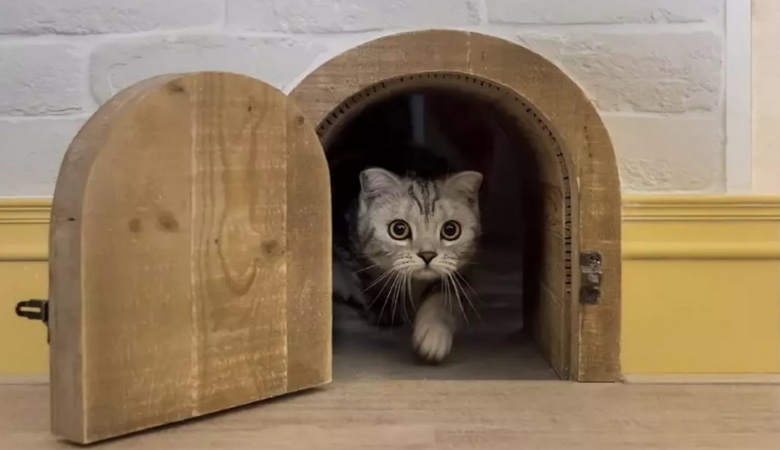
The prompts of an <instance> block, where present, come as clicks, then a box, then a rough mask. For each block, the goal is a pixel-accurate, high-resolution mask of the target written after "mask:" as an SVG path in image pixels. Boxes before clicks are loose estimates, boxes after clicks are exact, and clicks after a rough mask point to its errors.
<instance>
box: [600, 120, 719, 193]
mask: <svg viewBox="0 0 780 450" xmlns="http://www.w3.org/2000/svg"><path fill="white" fill-rule="evenodd" d="M603 118H604V123H605V124H606V126H607V130H608V131H609V134H610V137H611V138H612V143H613V144H614V146H615V153H616V154H617V157H618V166H619V169H620V178H621V184H622V189H623V191H624V192H669V191H696V192H721V191H722V190H723V189H724V185H725V173H724V158H725V139H724V136H723V124H722V121H721V120H720V119H719V118H718V117H714V116H712V117H696V118H692V117H678V116H668V117H664V116H656V117H648V116H631V115H619V114H605V115H604V116H603Z"/></svg>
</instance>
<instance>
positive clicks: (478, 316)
mask: <svg viewBox="0 0 780 450" xmlns="http://www.w3.org/2000/svg"><path fill="white" fill-rule="evenodd" d="M453 281H455V282H457V286H458V287H459V288H460V289H461V291H462V292H463V296H464V297H466V301H467V302H468V303H469V306H471V309H472V311H474V314H475V315H476V316H477V320H479V321H480V322H482V316H481V315H480V314H479V311H478V310H477V308H476V307H475V306H474V303H472V302H471V298H470V297H469V295H468V293H467V292H466V291H465V289H464V288H463V285H462V284H461V283H460V281H458V279H457V278H455V277H453Z"/></svg>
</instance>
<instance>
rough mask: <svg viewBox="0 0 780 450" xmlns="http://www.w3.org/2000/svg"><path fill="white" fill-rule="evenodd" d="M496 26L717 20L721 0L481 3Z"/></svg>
mask: <svg viewBox="0 0 780 450" xmlns="http://www.w3.org/2000/svg"><path fill="white" fill-rule="evenodd" d="M485 1H486V5H487V10H488V20H489V21H490V22H492V23H500V24H613V23H685V22H701V21H704V20H707V19H710V18H714V17H717V16H718V15H719V14H720V13H721V12H722V11H723V10H724V9H725V5H724V0H574V1H573V0H543V1H540V0H485Z"/></svg>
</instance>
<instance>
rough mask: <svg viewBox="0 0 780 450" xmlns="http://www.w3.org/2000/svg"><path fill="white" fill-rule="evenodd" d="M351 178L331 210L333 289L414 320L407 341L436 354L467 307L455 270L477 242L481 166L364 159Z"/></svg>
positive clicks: (388, 314) (388, 316)
mask: <svg viewBox="0 0 780 450" xmlns="http://www.w3.org/2000/svg"><path fill="white" fill-rule="evenodd" d="M417 154H420V153H419V152H418V153H417ZM439 167H441V166H439ZM399 173H403V175H401V174H399ZM356 178H357V179H358V181H359V186H356V188H357V190H358V191H359V192H358V193H357V195H356V196H355V198H354V201H353V202H351V203H348V204H347V205H348V206H346V207H345V208H344V211H338V208H337V210H336V211H334V213H336V214H339V213H341V212H343V213H344V215H343V217H344V221H343V226H342V227H341V228H339V226H337V223H334V231H335V232H336V233H335V235H334V264H333V289H334V295H335V296H336V297H340V298H341V299H342V300H345V301H349V302H351V303H353V304H357V305H359V306H360V307H362V308H363V309H364V310H365V311H368V312H372V313H373V314H374V316H375V319H376V320H377V321H378V322H384V323H386V322H387V321H388V320H389V321H390V322H391V323H395V322H396V321H404V320H405V321H413V322H414V332H413V338H412V343H413V347H414V349H415V350H416V352H417V353H418V354H419V355H420V356H421V357H422V358H423V359H425V360H427V361H430V362H440V361H442V360H443V359H444V358H445V357H446V356H447V355H448V354H449V353H450V350H451V347H452V340H453V334H454V332H455V330H456V328H457V325H458V323H459V321H460V320H461V318H463V317H465V316H466V314H467V309H468V308H473V307H474V305H473V304H472V299H473V291H470V286H469V284H468V282H467V281H466V279H465V277H464V275H463V274H462V273H461V272H462V269H463V268H464V266H465V265H466V264H467V263H468V262H469V261H470V260H471V258H472V257H473V255H474V254H475V252H476V250H477V245H478V238H479V235H480V229H481V227H480V213H479V201H478V197H479V189H480V185H481V184H482V178H483V177H482V174H480V173H478V172H474V171H460V172H456V173H454V174H446V173H444V174H442V173H438V174H436V173H435V172H431V171H427V170H425V169H424V168H422V167H419V166H418V167H417V170H416V171H414V172H410V171H403V170H396V171H391V170H387V169H385V168H379V167H369V168H366V169H363V170H361V171H360V172H359V175H358V176H357V177H356ZM335 204H336V202H334V205H335ZM339 230H341V232H339Z"/></svg>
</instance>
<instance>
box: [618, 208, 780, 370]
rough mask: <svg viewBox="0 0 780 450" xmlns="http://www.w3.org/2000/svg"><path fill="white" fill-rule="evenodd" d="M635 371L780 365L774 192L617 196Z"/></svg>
mask: <svg viewBox="0 0 780 450" xmlns="http://www.w3.org/2000/svg"><path fill="white" fill-rule="evenodd" d="M622 286H623V289H622V298H623V320H622V335H621V362H622V367H623V373H624V375H631V374H695V375H708V374H724V375H738V374H776V373H780V197H759V196H677V195H674V196H672V195H669V196H632V197H626V198H624V202H623V280H622Z"/></svg>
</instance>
